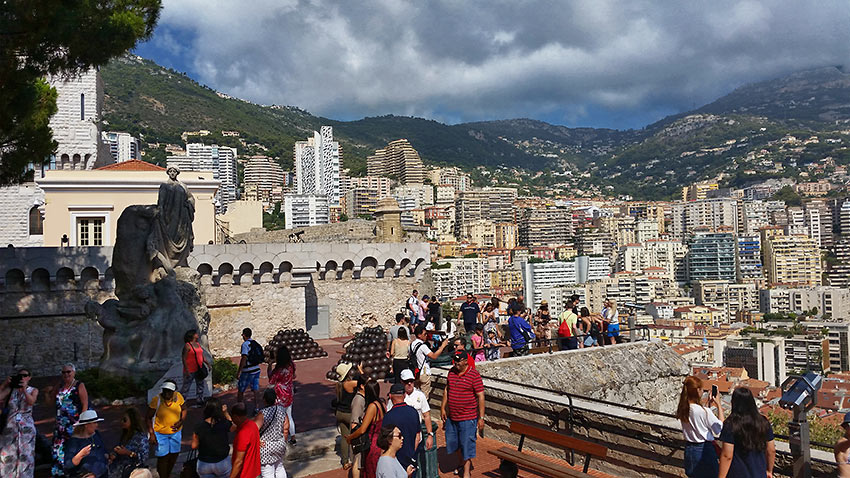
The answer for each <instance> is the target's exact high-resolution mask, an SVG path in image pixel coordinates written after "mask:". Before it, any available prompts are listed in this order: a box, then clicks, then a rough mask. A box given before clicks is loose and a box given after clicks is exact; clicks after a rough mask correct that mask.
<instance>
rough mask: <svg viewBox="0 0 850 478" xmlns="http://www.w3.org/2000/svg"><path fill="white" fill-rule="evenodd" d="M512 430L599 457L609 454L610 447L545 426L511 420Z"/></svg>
mask: <svg viewBox="0 0 850 478" xmlns="http://www.w3.org/2000/svg"><path fill="white" fill-rule="evenodd" d="M510 430H511V431H512V432H513V433H516V434H518V435H525V436H527V437H530V438H535V439H537V440H541V441H545V442H549V443H551V444H553V445H558V446H560V447H562V448H567V449H570V450H573V451H577V452H581V453H585V454H589V455H592V456H596V457H599V458H605V457H606V456H608V448H605V447H604V446H602V445H599V444H597V443H592V442H589V441H584V440H580V439H578V438H573V437H569V436H566V435H564V434H562V433H558V432H553V431H552V430H546V429H545V428H540V427H535V426H533V425H526V424H525V423H520V422H511V426H510Z"/></svg>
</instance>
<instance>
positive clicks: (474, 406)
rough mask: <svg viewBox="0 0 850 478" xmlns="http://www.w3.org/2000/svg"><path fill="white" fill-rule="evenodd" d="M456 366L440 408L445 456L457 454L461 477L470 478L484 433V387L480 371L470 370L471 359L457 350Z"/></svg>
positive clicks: (453, 357) (447, 383) (449, 375)
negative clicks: (479, 436) (481, 434)
mask: <svg viewBox="0 0 850 478" xmlns="http://www.w3.org/2000/svg"><path fill="white" fill-rule="evenodd" d="M452 362H453V364H454V366H453V367H452V368H451V370H449V374H448V376H447V377H446V389H445V390H444V391H443V401H442V403H441V404H440V417H441V418H442V419H443V429H444V430H445V432H446V453H449V454H451V453H457V454H458V458H459V460H460V463H461V464H462V465H461V468H460V469H458V474H459V475H461V476H462V477H463V478H469V477H470V471H471V467H472V459H473V458H475V442H476V440H477V439H478V431H479V430H484V383H483V382H482V380H481V375H479V374H478V371H477V370H473V369H471V368H470V367H469V355H467V353H466V352H463V351H460V350H457V351H455V353H454V354H453V355H452Z"/></svg>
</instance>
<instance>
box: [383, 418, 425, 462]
mask: <svg viewBox="0 0 850 478" xmlns="http://www.w3.org/2000/svg"><path fill="white" fill-rule="evenodd" d="M383 424H384V425H393V426H395V427H397V428H398V429H399V430H401V436H403V437H404V444H403V445H402V447H401V450H399V451H398V453H396V458H398V461H399V463H401V466H402V467H403V468H404V469H405V470H406V469H407V466H408V465H412V464H413V461H414V460H415V458H416V448H415V446H416V436H417V435H419V433H420V432H421V431H422V428H421V426H420V421H419V412H417V411H416V409H414V408H413V407H411V406H410V405H408V404H406V403H403V402H402V403H401V404H399V405H393V408H391V409H390V410H389V411H387V414H386V415H384V421H383Z"/></svg>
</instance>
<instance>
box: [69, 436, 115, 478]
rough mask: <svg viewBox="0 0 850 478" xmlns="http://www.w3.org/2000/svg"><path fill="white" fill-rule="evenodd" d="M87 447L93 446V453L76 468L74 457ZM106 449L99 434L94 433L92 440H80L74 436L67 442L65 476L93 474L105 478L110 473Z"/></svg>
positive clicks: (97, 477) (96, 477) (98, 477)
mask: <svg viewBox="0 0 850 478" xmlns="http://www.w3.org/2000/svg"><path fill="white" fill-rule="evenodd" d="M87 445H92V447H91V452H90V453H89V454H88V456H86V457H85V458H83V459H82V460H81V461H80V464H79V466H74V463H73V462H72V460H73V459H74V456H75V455H76V454H77V453H79V452H80V450H82V449H83V448H85V447H86V446H87ZM109 451H110V450H107V449H106V446H104V444H103V439H102V438H101V437H100V433H99V432H94V435H92V436H91V437H90V438H79V437H75V436H72V437H71V438H69V439H68V440H66V441H65V474H66V475H68V476H77V475H78V474H79V475H80V476H82V475H85V474H87V473H93V474H94V476H95V478H105V477H106V475H107V474H108V471H109V462H108V461H107V459H106V454H107V453H109Z"/></svg>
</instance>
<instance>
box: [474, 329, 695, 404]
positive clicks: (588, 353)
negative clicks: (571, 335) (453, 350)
mask: <svg viewBox="0 0 850 478" xmlns="http://www.w3.org/2000/svg"><path fill="white" fill-rule="evenodd" d="M478 370H479V371H480V372H481V375H482V376H483V377H489V378H495V379H500V380H507V381H511V382H516V383H533V384H534V385H535V386H537V387H542V388H546V389H550V390H555V391H560V392H566V393H574V394H576V395H581V396H585V397H592V398H595V399H599V400H606V401H609V402H614V403H622V404H624V405H629V406H637V407H643V408H648V409H650V410H661V411H667V412H672V411H673V409H674V408H675V406H676V403H677V400H678V397H679V392H680V391H681V387H682V380H683V379H684V378H685V377H686V376H687V375H688V374H689V372H690V370H689V368H688V364H687V362H685V361H684V360H683V359H682V358H681V357H680V356H679V355H678V354H677V353H675V352H673V350H672V349H671V348H670V347H668V346H666V345H664V344H663V343H661V342H660V341H652V342H635V343H628V344H620V345H615V346H609V347H592V348H587V349H579V350H574V351H565V352H555V353H552V354H541V355H533V356H530V357H517V358H508V359H503V360H499V361H496V362H486V363H483V364H481V365H480V366H479V367H478Z"/></svg>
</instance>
